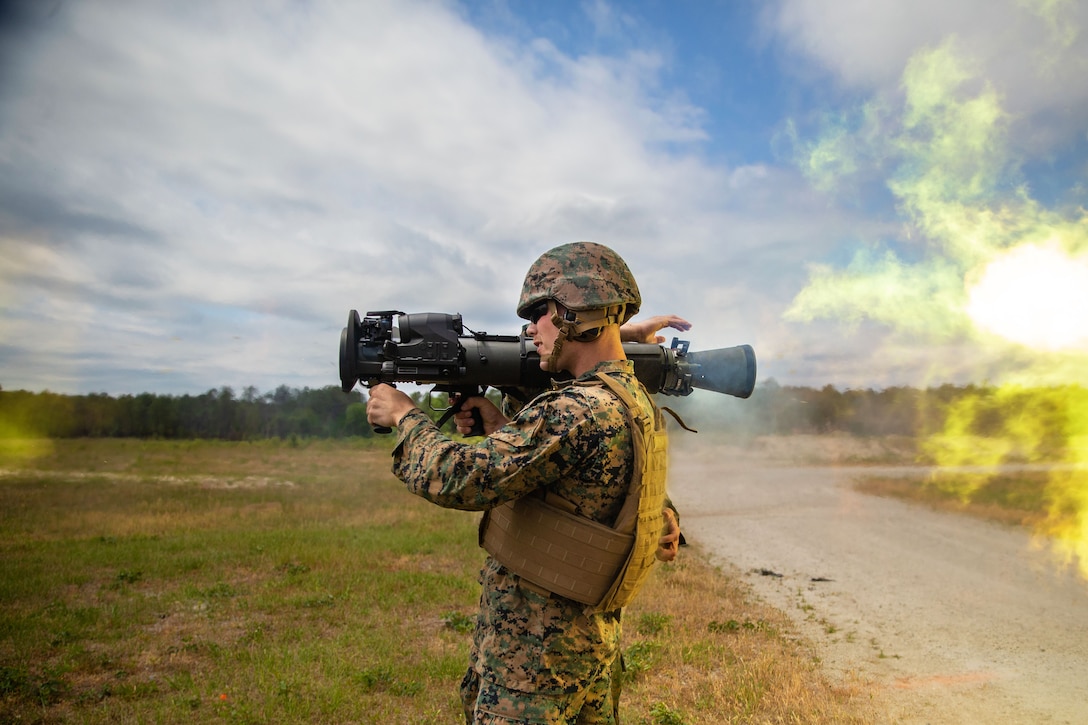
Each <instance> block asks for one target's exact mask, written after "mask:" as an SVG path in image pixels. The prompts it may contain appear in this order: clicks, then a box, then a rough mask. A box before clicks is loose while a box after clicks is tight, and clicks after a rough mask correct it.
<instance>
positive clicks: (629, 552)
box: [480, 373, 668, 612]
mask: <svg viewBox="0 0 1088 725" xmlns="http://www.w3.org/2000/svg"><path fill="white" fill-rule="evenodd" d="M595 377H596V380H597V381H599V382H590V383H588V384H589V385H599V384H603V385H604V386H606V387H607V388H608V389H609V390H610V391H612V393H613V394H615V396H616V397H617V398H619V399H620V401H622V402H623V405H624V408H625V410H626V413H627V420H628V427H629V428H630V430H631V439H632V442H633V444H634V446H633V447H634V465H633V469H632V471H631V483H630V486H629V488H628V491H627V498H626V499H625V501H624V504H623V507H622V508H621V509H620V513H619V515H618V516H617V517H616V523H615V525H614V526H606V525H605V524H602V523H599V522H597V521H594V520H592V519H588V518H585V517H583V516H578V515H576V514H575V513H574V512H573V511H574V505H573V504H571V503H570V502H568V501H565V500H564V499H562V498H561V497H559V496H556V495H555V494H550V493H549V494H546V495H544V496H535V495H530V496H525V497H523V498H520V499H517V500H516V501H509V502H507V503H505V504H502V505H501V506H497V507H495V508H494V509H491V510H490V511H489V512H488V513H487V514H485V516H484V519H483V521H481V525H480V545H481V546H482V547H483V548H484V549H486V550H487V552H488V553H489V554H490V555H491V556H492V557H493V558H494V559H495V560H496V561H498V562H499V563H500V564H502V565H503V566H505V567H506V568H507V569H509V570H510V571H512V572H513V573H515V574H517V575H518V576H520V577H521V578H522V579H523V580H525V581H527V582H530V583H531V584H534V585H536V586H538V587H542V588H543V589H546V590H547V591H549V592H552V593H554V594H558V595H560V596H563V597H567V598H568V599H573V600H574V601H576V602H581V603H582V604H587V605H590V606H591V608H592V611H596V612H604V611H609V610H612V609H617V608H619V607H624V606H626V605H627V604H628V603H629V602H630V601H631V600H632V599H633V598H634V596H635V594H637V593H638V591H639V589H640V588H641V587H642V584H643V583H644V582H645V580H646V577H647V575H649V573H650V570H651V569H652V568H653V565H654V563H655V561H656V552H657V547H658V540H659V538H660V537H661V536H662V534H663V533H664V527H665V519H664V515H663V514H662V508H663V507H664V505H665V477H666V469H667V466H668V436H667V434H666V433H665V424H664V420H663V419H662V416H661V412H660V410H658V408H657V407H656V406H654V405H652V404H651V405H650V409H649V410H646V409H645V408H644V406H642V405H640V404H639V403H638V401H637V400H635V398H634V396H632V395H631V393H630V392H628V390H627V389H626V388H624V387H623V386H622V385H620V384H619V383H618V382H616V381H615V380H613V379H611V378H610V377H609V376H607V375H605V374H603V373H598V374H597V375H596V376H595Z"/></svg>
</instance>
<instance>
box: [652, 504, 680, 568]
mask: <svg viewBox="0 0 1088 725" xmlns="http://www.w3.org/2000/svg"><path fill="white" fill-rule="evenodd" d="M662 513H663V514H664V515H665V534H664V535H663V536H662V537H661V538H660V539H658V540H657V551H656V552H654V556H656V557H657V560H658V561H672V560H673V559H675V558H676V555H677V554H678V553H680V524H679V522H677V520H676V514H674V513H673V512H672V509H668V508H667V509H665V510H664V511H662Z"/></svg>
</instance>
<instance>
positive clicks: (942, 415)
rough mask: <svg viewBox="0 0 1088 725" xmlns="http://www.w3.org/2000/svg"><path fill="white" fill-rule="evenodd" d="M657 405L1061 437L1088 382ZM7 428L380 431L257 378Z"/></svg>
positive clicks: (737, 415)
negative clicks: (265, 387)
mask: <svg viewBox="0 0 1088 725" xmlns="http://www.w3.org/2000/svg"><path fill="white" fill-rule="evenodd" d="M412 395H413V397H414V398H415V399H416V402H417V403H418V404H420V407H422V408H423V409H424V410H427V411H428V412H430V414H431V415H432V418H436V419H437V418H438V417H439V415H440V414H441V413H440V411H432V410H430V407H429V406H428V405H427V404H426V403H425V402H424V401H423V400H422V397H423V394H421V393H418V392H417V393H413V394H412ZM659 403H660V404H661V405H667V406H668V407H670V408H672V409H674V410H676V411H677V412H678V413H679V414H680V415H681V417H682V418H684V420H685V421H687V422H688V423H690V424H691V425H692V426H693V427H696V428H699V429H700V430H702V429H718V430H729V431H736V432H741V433H745V434H751V435H769V434H797V433H816V434H822V433H850V434H854V435H903V436H921V435H930V434H933V433H935V432H940V431H941V430H944V429H946V428H947V427H948V426H949V423H950V421H953V420H954V421H955V425H957V426H959V428H960V429H961V430H962V432H965V433H970V434H975V435H983V436H986V435H1001V434H1002V432H1003V431H1008V430H1010V429H1012V428H1015V427H1016V426H1020V427H1023V426H1024V425H1025V420H1027V421H1028V422H1029V424H1030V426H1031V427H1032V428H1033V431H1034V432H1033V435H1037V436H1041V437H1044V438H1046V437H1049V438H1051V439H1055V440H1056V441H1057V440H1060V439H1063V438H1066V437H1068V436H1070V435H1073V432H1072V431H1071V430H1070V425H1074V426H1075V425H1078V421H1080V422H1081V423H1083V418H1084V417H1085V416H1084V415H1078V414H1077V411H1078V410H1079V411H1084V410H1088V391H1086V390H1085V389H1084V388H1082V387H1079V386H1063V387H1059V388H1046V389H1034V388H1011V389H1010V388H1007V387H1006V388H1000V387H993V386H986V385H963V386H957V385H942V386H939V387H932V388H926V389H919V388H912V387H891V388H885V389H880V390H874V389H863V390H854V389H846V390H840V389H838V388H836V387H834V386H831V385H827V386H824V387H822V388H811V387H798V386H782V385H779V384H778V383H777V382H775V381H774V380H773V379H771V380H767V381H765V382H763V383H761V384H760V385H759V386H757V387H756V390H755V392H754V393H753V394H752V396H751V398H749V399H748V400H738V399H736V398H730V397H729V396H724V395H717V394H714V393H707V392H705V391H697V392H696V393H695V394H693V395H691V396H689V397H687V398H669V397H667V396H659ZM1084 433H1086V434H1088V431H1085V432H1084ZM0 435H7V436H45V437H51V438H75V437H133V438H167V439H171V438H176V439H194V438H208V439H221V440H252V439H260V438H289V437H293V436H294V437H303V438H343V437H349V436H370V435H373V431H372V430H371V428H370V426H369V425H368V424H367V422H366V398H365V396H364V394H363V393H362V392H361V391H359V390H353V391H352V392H350V393H346V394H345V393H344V392H343V391H341V389H340V388H339V387H337V386H328V387H324V388H316V389H313V388H303V389H301V390H299V389H296V388H289V387H287V386H284V385H281V386H280V387H278V388H276V389H275V390H273V391H271V392H268V393H263V394H262V393H261V392H259V391H258V390H257V389H256V388H253V387H247V388H245V389H244V390H243V391H242V393H241V394H240V395H239V394H236V393H235V392H234V390H233V389H232V388H230V387H223V388H218V389H212V390H209V391H207V392H205V393H203V394H200V395H180V396H174V395H159V394H155V393H141V394H139V395H120V396H117V397H113V396H110V395H107V394H105V393H96V394H89V395H65V394H58V393H52V392H48V391H45V392H37V393H35V392H28V391H23V390H16V391H7V390H2V389H0Z"/></svg>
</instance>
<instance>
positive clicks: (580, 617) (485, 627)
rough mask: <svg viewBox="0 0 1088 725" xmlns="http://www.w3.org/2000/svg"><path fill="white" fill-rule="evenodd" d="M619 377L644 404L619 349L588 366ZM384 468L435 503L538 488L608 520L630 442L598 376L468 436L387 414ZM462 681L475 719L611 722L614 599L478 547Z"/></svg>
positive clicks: (483, 503)
mask: <svg viewBox="0 0 1088 725" xmlns="http://www.w3.org/2000/svg"><path fill="white" fill-rule="evenodd" d="M599 372H600V373H605V374H607V375H609V376H611V377H613V378H614V379H616V380H618V381H620V382H621V383H622V385H623V386H624V387H625V388H627V389H628V390H629V391H630V392H631V393H632V395H634V396H635V399H636V400H637V401H639V403H640V404H642V405H644V406H646V407H647V408H648V409H649V408H650V407H651V406H653V401H652V400H651V399H650V397H649V395H648V394H647V393H646V391H645V389H644V388H643V387H642V385H641V384H640V383H639V382H638V380H637V378H636V377H635V375H634V369H633V364H632V363H631V362H630V361H626V360H615V361H609V362H602V363H600V364H598V365H597V366H596V367H595V368H594V369H593V370H591V371H589V372H587V373H586V374H585V375H584V376H582V378H580V379H579V381H576V382H577V383H583V382H585V381H587V380H589V379H590V378H592V376H593V375H594V374H596V373H599ZM398 431H399V432H398V435H399V438H398V443H397V447H396V449H395V451H394V462H393V471H394V473H395V474H396V475H397V476H398V477H400V478H401V479H402V480H403V481H404V482H405V483H406V484H407V487H408V489H409V490H410V491H412V492H413V493H415V494H417V495H419V496H422V497H423V498H425V499H427V500H429V501H432V502H434V503H436V504H438V505H440V506H444V507H447V508H455V509H464V510H471V511H485V510H488V509H490V508H493V507H495V506H497V505H499V504H502V503H504V502H506V501H510V500H513V499H517V498H520V497H522V496H526V495H529V494H532V493H534V492H537V491H540V490H545V491H548V492H551V493H555V494H557V495H559V496H561V497H563V498H564V499H566V500H567V501H569V502H571V503H572V504H574V506H575V508H576V512H577V513H578V514H580V515H582V516H585V517H588V518H591V519H594V520H596V521H599V522H602V523H604V524H606V525H611V524H612V523H613V520H614V519H615V517H616V515H617V514H618V513H619V510H620V508H621V507H622V505H623V502H624V499H625V497H626V494H627V491H628V486H629V483H630V477H631V471H632V467H633V447H632V446H633V444H632V439H631V433H630V430H629V429H628V423H627V417H626V411H625V409H624V406H623V404H622V403H620V401H619V400H617V399H616V398H615V396H614V395H613V394H612V393H610V392H608V390H607V389H606V388H604V387H603V386H601V385H600V384H599V383H598V384H590V385H585V384H569V383H568V384H558V385H556V386H554V387H553V388H552V389H550V390H548V391H545V392H543V393H541V394H540V395H538V396H537V397H536V398H534V399H533V400H532V401H531V402H530V403H529V404H528V405H526V406H525V407H523V408H522V409H521V410H520V411H519V412H518V413H517V415H516V416H515V417H514V418H513V419H512V420H511V421H510V423H509V424H507V425H506V426H504V427H503V428H500V429H499V430H497V431H495V432H494V433H492V434H491V435H490V436H488V437H487V438H486V439H484V440H482V441H481V442H479V443H474V444H465V443H459V442H456V441H453V440H451V439H449V438H448V437H446V436H445V435H443V434H442V433H441V432H439V430H438V429H437V428H436V427H435V426H434V425H433V423H432V422H431V421H430V419H429V418H428V417H427V416H426V415H425V414H424V413H423V412H422V411H419V410H415V411H412V412H411V413H409V414H408V415H406V416H405V417H404V418H403V419H402V420H401V421H399V423H398ZM480 578H481V583H482V585H483V591H482V594H481V597H480V613H479V617H478V619H477V625H476V631H475V635H474V637H473V647H472V661H471V667H470V669H469V672H468V674H467V675H466V677H465V681H464V683H463V685H462V697H463V698H464V699H465V708H466V715H467V716H469V717H470V718H471V717H472V712H473V710H474V709H475V716H474V717H475V719H474V720H472V719H470V722H476V723H505V722H525V723H568V722H569V723H575V722H576V723H614V722H615V715H614V708H613V703H612V695H611V692H610V675H611V671H612V668H613V665H614V664H615V663H616V661H617V655H618V653H619V640H620V610H619V609H616V610H613V611H608V612H602V613H596V614H593V613H587V612H588V611H589V608H587V607H586V606H585V605H582V604H579V603H577V602H574V601H572V600H569V599H565V598H563V597H560V596H557V595H554V594H549V593H548V592H546V591H543V590H541V589H539V588H537V587H535V586H533V585H531V584H529V583H528V582H522V581H521V578H520V577H518V576H517V575H515V574H513V573H511V572H510V571H508V570H507V569H506V568H505V567H503V566H502V565H500V564H498V562H496V561H494V560H493V559H492V558H490V557H488V559H487V561H486V563H485V565H484V567H483V570H482V572H481V575H480Z"/></svg>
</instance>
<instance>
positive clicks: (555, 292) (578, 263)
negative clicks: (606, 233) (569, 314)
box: [518, 242, 642, 324]
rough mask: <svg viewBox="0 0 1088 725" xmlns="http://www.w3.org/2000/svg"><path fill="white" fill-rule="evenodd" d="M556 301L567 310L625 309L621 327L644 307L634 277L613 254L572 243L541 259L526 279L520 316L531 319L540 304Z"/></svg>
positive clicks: (592, 244)
mask: <svg viewBox="0 0 1088 725" xmlns="http://www.w3.org/2000/svg"><path fill="white" fill-rule="evenodd" d="M544 300H555V301H556V302H558V303H559V304H561V305H563V307H565V308H567V309H568V310H574V311H575V312H578V311H583V310H604V309H608V308H610V307H615V306H619V305H622V306H623V308H624V311H623V316H622V319H621V320H620V323H621V324H622V323H624V322H627V320H629V319H631V318H632V317H634V315H635V314H636V313H637V312H638V309H639V307H640V306H641V305H642V296H641V295H640V294H639V291H638V284H637V283H636V282H635V276H634V275H633V274H631V270H630V268H628V266H627V263H626V262H624V261H623V258H622V257H620V255H618V254H617V253H616V252H615V251H614V250H612V249H610V248H609V247H606V246H604V245H603V244H597V243H596V242H572V243H570V244H563V245H560V246H558V247H555V248H553V249H550V250H548V251H547V252H545V253H544V254H542V255H540V258H539V259H537V260H536V261H535V262H534V263H533V266H532V267H530V268H529V271H528V273H526V275H525V282H524V283H523V284H522V287H521V297H520V299H519V300H518V316H519V317H522V318H525V319H528V317H529V310H530V308H532V307H533V306H534V305H536V304H537V303H538V302H542V301H544Z"/></svg>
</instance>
